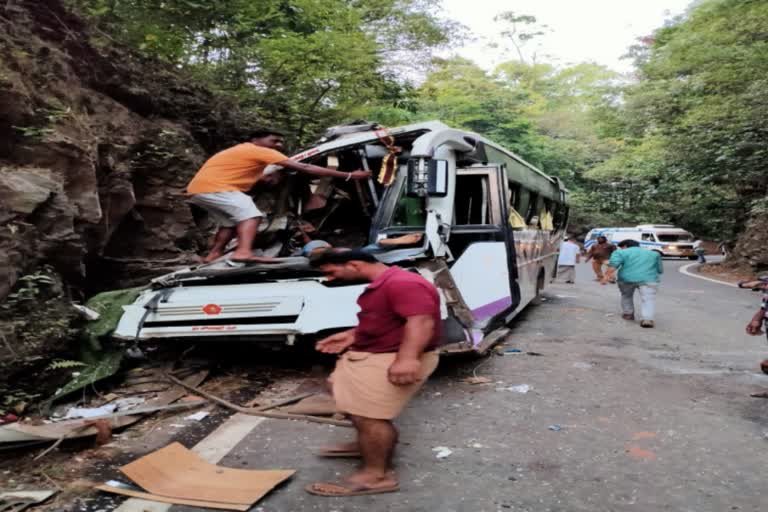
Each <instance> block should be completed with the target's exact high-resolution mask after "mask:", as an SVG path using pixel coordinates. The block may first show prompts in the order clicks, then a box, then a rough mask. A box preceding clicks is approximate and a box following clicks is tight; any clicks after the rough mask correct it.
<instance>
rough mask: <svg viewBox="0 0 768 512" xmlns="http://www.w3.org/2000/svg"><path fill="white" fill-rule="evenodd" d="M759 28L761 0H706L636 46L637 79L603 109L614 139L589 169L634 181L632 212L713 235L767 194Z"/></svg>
mask: <svg viewBox="0 0 768 512" xmlns="http://www.w3.org/2000/svg"><path fill="white" fill-rule="evenodd" d="M766 26H768V4H767V3H765V2H759V1H744V0H708V1H704V2H700V3H698V4H696V5H695V6H694V7H693V8H692V9H691V10H690V11H689V13H688V14H687V15H686V16H684V17H681V18H679V19H677V20H676V21H675V22H674V23H672V24H670V25H668V26H666V27H664V28H662V29H659V30H658V31H657V32H656V33H655V35H654V37H653V38H650V39H648V40H647V41H646V46H645V47H644V48H640V49H636V51H635V56H636V59H637V64H638V66H639V73H640V80H639V81H638V82H637V83H635V84H632V85H630V86H628V87H626V88H625V90H624V97H623V101H622V102H621V104H620V106H615V107H607V106H604V107H602V110H601V112H600V113H601V115H602V116H603V121H604V126H605V133H606V134H611V135H612V136H614V137H616V138H617V140H618V141H619V144H618V146H617V151H616V152H615V154H614V155H613V156H612V157H611V158H608V159H606V160H605V161H604V162H602V163H601V164H599V165H597V166H595V168H594V169H592V170H591V171H590V172H589V177H591V178H593V179H595V180H596V181H599V182H602V183H606V182H607V183H609V184H611V185H613V184H619V185H622V186H623V185H625V184H627V183H630V182H631V183H634V185H633V186H634V187H635V188H637V189H638V190H639V194H640V195H639V196H638V197H640V198H641V200H640V201H638V202H637V204H635V205H632V207H631V208H632V209H633V211H634V213H635V214H636V215H635V217H636V218H641V217H642V219H643V220H646V221H654V222H660V221H668V222H673V223H676V224H680V225H683V226H685V227H687V228H689V229H691V230H694V231H696V232H698V233H699V234H700V235H703V236H711V237H715V238H721V239H722V238H731V237H732V236H733V235H734V234H735V233H737V232H739V231H740V230H741V229H743V226H744V221H745V218H746V217H747V216H748V215H749V214H750V208H751V207H752V205H754V204H756V202H758V201H760V200H762V199H763V198H764V197H765V196H766V193H767V192H768V148H767V147H766V145H765V138H766V134H768V99H767V98H768V97H767V96H766V94H765V91H766V90H768V79H766V76H768V37H766V29H765V27H766ZM611 193H612V192H611V190H610V188H605V187H603V190H599V191H598V195H602V196H603V197H607V196H610V194H611ZM603 202H605V201H603Z"/></svg>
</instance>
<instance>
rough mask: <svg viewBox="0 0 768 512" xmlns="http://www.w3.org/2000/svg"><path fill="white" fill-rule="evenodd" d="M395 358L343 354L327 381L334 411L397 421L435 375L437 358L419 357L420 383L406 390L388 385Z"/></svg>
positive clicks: (390, 354)
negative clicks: (390, 369)
mask: <svg viewBox="0 0 768 512" xmlns="http://www.w3.org/2000/svg"><path fill="white" fill-rule="evenodd" d="M395 357H397V353H395V352H388V353H385V354H372V353H370V352H355V351H349V352H345V353H344V354H342V355H341V357H340V358H339V360H338V362H337V363H336V369H335V370H334V371H333V374H332V375H331V379H330V380H331V386H332V389H333V398H334V400H335V401H336V409H337V410H338V411H339V412H342V413H346V414H352V415H354V416H362V417H363V418H373V419H380V420H391V419H394V418H396V417H397V416H398V415H399V414H400V412H401V411H402V410H403V409H404V408H405V406H406V405H407V404H408V402H409V401H410V400H411V398H413V396H414V395H415V394H416V392H417V391H419V389H420V388H421V386H423V385H424V383H425V382H426V381H427V378H428V377H429V376H430V375H431V374H432V372H434V371H435V368H437V363H438V359H439V356H438V354H437V352H436V351H432V352H425V353H424V354H422V356H421V365H422V366H421V376H420V378H419V380H418V381H417V382H414V383H413V384H408V385H405V386H398V385H395V384H392V383H391V382H389V376H388V370H389V367H390V366H391V365H392V363H393V362H394V361H395Z"/></svg>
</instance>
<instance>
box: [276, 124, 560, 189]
mask: <svg viewBox="0 0 768 512" xmlns="http://www.w3.org/2000/svg"><path fill="white" fill-rule="evenodd" d="M360 127H361V129H360V131H352V132H348V133H343V134H340V135H338V136H336V137H335V138H334V139H333V140H330V141H328V142H321V143H319V144H317V145H315V146H312V147H310V148H307V149H304V150H303V151H301V152H300V153H298V154H296V155H293V156H292V157H291V158H293V159H295V160H305V159H307V158H311V157H313V156H315V155H319V154H322V153H327V152H329V151H338V150H340V149H343V148H346V147H350V146H355V145H358V144H363V143H366V142H373V141H376V140H378V139H379V138H380V136H381V135H383V134H387V135H392V136H398V135H402V134H405V133H414V132H416V133H418V132H424V133H428V132H441V131H452V132H455V133H456V134H460V135H461V137H462V138H469V139H472V140H473V141H476V142H482V143H483V144H484V145H485V146H486V147H490V148H492V149H494V150H496V151H499V152H501V153H503V154H504V155H505V156H506V157H507V159H509V161H508V162H506V167H507V174H508V176H509V177H510V179H512V180H514V181H516V182H519V183H521V184H523V185H525V186H526V187H527V188H530V189H532V190H533V191H534V192H537V193H540V194H542V195H544V196H546V197H549V198H550V199H554V200H558V201H559V200H560V192H561V191H562V192H567V189H566V188H565V187H564V186H563V185H562V182H560V180H557V179H555V178H553V177H551V176H548V175H547V174H545V173H544V172H543V171H542V170H540V169H538V168H537V167H535V166H534V165H532V164H530V163H529V162H527V161H525V160H524V159H523V158H521V157H519V156H518V155H516V154H514V153H512V152H511V151H509V150H507V149H504V148H503V147H502V146H500V145H499V144H497V143H495V142H493V141H491V140H489V139H486V138H485V137H483V136H482V135H479V134H477V133H474V132H469V131H465V130H456V129H453V128H451V127H450V126H448V125H446V124H445V123H443V122H441V121H425V122H422V123H414V124H409V125H405V126H398V127H395V128H387V129H378V130H373V129H370V125H360ZM525 171H530V172H525Z"/></svg>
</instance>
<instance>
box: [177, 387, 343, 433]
mask: <svg viewBox="0 0 768 512" xmlns="http://www.w3.org/2000/svg"><path fill="white" fill-rule="evenodd" d="M168 378H169V379H171V381H173V382H175V383H176V384H178V385H180V386H182V387H184V388H186V389H187V390H189V391H191V392H192V393H197V394H199V395H200V396H202V397H204V398H207V399H208V400H210V401H212V402H215V403H217V404H219V405H221V406H224V407H226V408H228V409H231V410H233V411H235V412H239V413H242V414H250V415H252V416H263V417H265V418H275V419H281V420H302V421H309V422H312V423H325V424H328V425H335V426H337V427H349V428H351V427H352V423H351V422H349V421H346V420H339V419H334V418H324V417H321V416H312V415H309V414H292V413H287V412H272V411H270V409H275V408H277V407H279V405H277V404H274V405H268V406H264V407H242V406H240V405H237V404H234V403H232V402H230V401H228V400H224V399H223V398H220V397H218V396H216V395H214V394H212V393H208V392H207V391H203V390H201V389H198V388H196V387H195V386H189V385H187V384H185V383H183V382H182V381H180V380H179V379H177V378H175V377H174V376H173V375H168ZM306 397H307V395H300V396H299V397H293V398H289V399H288V400H283V401H281V402H280V405H287V403H292V402H297V401H299V400H302V399H303V398H306Z"/></svg>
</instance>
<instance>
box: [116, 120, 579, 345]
mask: <svg viewBox="0 0 768 512" xmlns="http://www.w3.org/2000/svg"><path fill="white" fill-rule="evenodd" d="M293 158H294V159H296V160H300V161H305V162H309V163H313V164H319V165H324V166H337V167H338V168H339V169H340V170H353V169H359V168H364V169H369V168H370V169H373V170H374V174H377V173H378V170H379V169H382V173H384V174H386V173H385V169H386V167H387V166H386V163H387V161H388V160H391V159H395V163H396V165H395V166H394V167H393V168H391V169H394V174H392V175H391V180H388V179H387V176H386V175H379V180H371V181H370V182H369V183H367V184H366V183H365V182H363V183H362V184H359V183H357V182H354V181H345V180H343V179H330V178H320V179H314V180H313V181H310V178H306V177H304V176H299V175H295V176H291V177H290V178H289V180H288V183H283V184H282V186H281V187H280V190H279V193H277V194H275V195H274V197H270V198H267V199H268V200H265V198H264V197H262V196H261V195H258V196H257V197H258V199H259V201H262V200H265V201H264V202H265V204H262V203H261V202H259V207H260V209H262V210H263V211H267V212H268V213H269V214H270V222H269V226H268V228H267V231H266V232H265V233H263V234H262V235H260V236H259V237H258V240H257V241H258V242H260V243H261V244H262V254H266V255H271V256H274V255H276V256H279V257H280V259H279V260H278V262H276V263H272V264H252V265H248V266H245V267H242V268H230V267H228V266H227V263H226V262H225V261H223V260H220V261H217V262H214V263H211V264H208V265H201V266H198V267H193V268H188V269H183V270H180V271H177V272H174V273H172V274H169V275H166V276H163V277H161V278H158V279H155V280H154V281H153V283H152V287H151V289H148V290H147V291H145V292H144V293H142V295H141V296H140V297H139V298H138V299H137V300H136V302H135V303H134V304H132V305H130V306H127V307H125V313H124V315H123V317H122V318H121V320H120V323H119V325H118V327H117V330H116V335H117V336H118V337H122V338H128V339H141V340H144V339H154V338H166V339H173V338H176V339H178V338H199V339H201V340H209V341H223V340H227V339H230V340H231V339H244V340H249V341H254V342H262V343H271V344H278V343H287V344H288V345H292V344H294V343H301V342H310V341H312V340H314V339H316V338H317V337H319V336H324V335H327V334H329V333H332V332H335V331H338V330H341V329H346V328H350V327H352V326H354V325H356V323H357V318H356V314H357V311H358V308H357V304H356V299H357V297H358V296H359V295H360V293H362V291H363V289H364V287H365V285H364V284H357V285H338V284H336V283H334V282H327V281H326V280H325V279H324V278H323V276H322V275H321V274H320V273H319V272H317V271H316V270H315V269H312V268H311V267H310V265H309V260H308V259H307V258H304V257H295V256H291V255H292V254H294V252H295V249H296V247H295V246H293V245H292V244H293V242H292V239H291V226H293V225H295V224H296V222H298V221H299V220H301V221H308V222H310V223H311V224H312V225H313V226H314V227H315V228H316V230H317V232H316V233H314V234H313V236H314V237H315V238H319V239H322V240H324V241H326V242H328V243H330V244H331V245H332V246H334V247H363V246H368V248H369V250H371V251H372V252H373V253H374V254H376V256H377V258H379V259H380V260H381V261H383V262H386V263H389V264H396V265H399V266H402V267H404V268H406V269H410V270H412V271H414V272H419V273H420V274H422V275H423V276H425V277H426V278H427V279H429V280H431V281H432V282H434V283H435V285H436V286H437V287H438V289H439V290H440V292H441V299H442V302H443V319H444V326H443V327H444V328H443V333H444V336H443V337H444V340H443V341H444V345H443V346H442V350H443V352H450V353H453V352H473V351H474V352H483V351H485V350H487V349H488V348H490V347H491V346H492V345H493V344H495V343H497V342H498V341H501V340H502V339H503V338H504V337H505V336H506V334H507V333H508V328H507V325H508V324H509V322H510V321H511V320H512V319H513V318H514V317H515V316H516V315H517V314H518V313H519V312H520V311H521V310H522V309H523V308H524V307H525V306H526V305H527V304H529V303H530V302H531V301H533V300H534V299H535V298H536V297H537V296H538V295H539V294H540V293H541V291H542V290H543V288H544V285H545V283H547V282H549V281H550V278H551V277H553V273H554V271H555V268H556V262H557V254H558V250H559V245H560V242H561V241H562V239H563V234H564V232H565V228H566V223H567V219H568V197H567V191H566V189H565V188H564V186H563V185H562V183H561V182H560V181H559V180H558V179H556V178H551V177H548V176H546V175H545V174H544V173H542V172H541V171H539V170H538V169H536V168H535V167H533V166H532V165H530V164H528V163H527V162H525V161H524V160H522V159H521V158H519V157H517V156H516V155H514V154H513V153H511V152H509V151H507V150H505V149H503V148H501V147H500V146H498V145H496V144H495V143H493V142H491V141H489V140H487V139H485V138H483V137H481V136H480V135H477V134H474V133H470V132H466V131H461V130H455V129H452V128H449V127H448V126H446V125H444V124H443V123H440V122H437V121H432V122H426V123H419V124H414V125H410V126H404V127H399V128H393V129H390V130H386V131H384V130H381V129H377V128H376V127H375V126H371V125H353V126H351V127H350V126H345V127H343V128H341V129H338V130H334V131H331V132H330V133H329V136H328V137H327V138H326V139H325V140H324V141H323V142H321V143H318V144H317V145H315V146H313V147H311V148H309V149H307V150H305V151H302V152H301V153H299V154H298V155H295V156H294V157H293ZM324 180H325V181H324ZM382 181H383V182H384V184H382V183H381V182H382ZM387 181H391V183H387ZM321 190H325V191H326V192H325V196H324V197H326V198H327V201H326V204H325V206H324V207H322V208H320V209H316V210H312V211H307V208H306V205H307V203H308V199H307V198H308V197H310V195H311V193H314V195H317V194H318V193H320V192H321ZM405 235H411V236H409V237H405V238H404V236H405ZM414 235H416V236H414ZM403 239H405V240H407V241H408V240H409V241H410V244H409V245H405V246H403V245H388V241H389V242H392V241H393V240H395V241H396V240H403Z"/></svg>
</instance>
